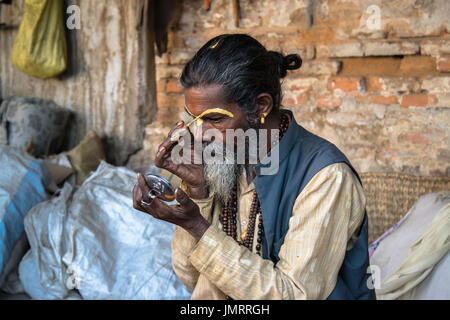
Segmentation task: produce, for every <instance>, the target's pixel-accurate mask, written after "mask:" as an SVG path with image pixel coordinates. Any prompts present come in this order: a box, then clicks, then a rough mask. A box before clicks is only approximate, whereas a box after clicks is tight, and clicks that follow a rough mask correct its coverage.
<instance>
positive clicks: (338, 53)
mask: <svg viewBox="0 0 450 320" xmlns="http://www.w3.org/2000/svg"><path fill="white" fill-rule="evenodd" d="M363 55H364V51H363V47H362V45H361V43H360V42H350V43H338V44H332V45H319V46H318V47H317V57H318V58H327V57H330V58H342V57H362V56H363Z"/></svg>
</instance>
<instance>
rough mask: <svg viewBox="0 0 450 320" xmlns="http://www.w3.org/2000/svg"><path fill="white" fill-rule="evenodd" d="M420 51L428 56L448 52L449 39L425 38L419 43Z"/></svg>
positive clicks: (449, 52) (449, 51) (449, 50)
mask: <svg viewBox="0 0 450 320" xmlns="http://www.w3.org/2000/svg"><path fill="white" fill-rule="evenodd" d="M420 53H421V54H423V55H430V56H438V55H440V54H450V39H441V40H426V41H424V42H423V43H422V44H421V45H420Z"/></svg>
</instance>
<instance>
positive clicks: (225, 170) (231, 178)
mask: <svg viewBox="0 0 450 320" xmlns="http://www.w3.org/2000/svg"><path fill="white" fill-rule="evenodd" d="M208 148H211V149H212V150H214V152H215V153H216V155H218V156H219V157H223V159H224V163H208V162H205V163H204V166H203V171H204V175H205V180H206V184H207V186H208V187H209V191H210V192H211V193H214V198H215V199H216V200H218V201H219V202H220V203H221V204H222V205H225V204H226V203H227V202H228V201H229V200H230V198H231V191H232V190H233V188H234V186H235V185H236V183H237V178H238V175H239V169H240V165H238V164H237V162H236V159H234V158H235V157H234V156H233V155H232V154H231V155H230V154H229V153H226V154H225V155H223V154H224V150H223V144H221V143H214V142H212V143H210V144H208Z"/></svg>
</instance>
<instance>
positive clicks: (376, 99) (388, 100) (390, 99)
mask: <svg viewBox="0 0 450 320" xmlns="http://www.w3.org/2000/svg"><path fill="white" fill-rule="evenodd" d="M355 99H356V100H357V101H359V102H364V103H375V104H382V105H393V104H398V97H397V96H396V95H386V96H384V95H355Z"/></svg>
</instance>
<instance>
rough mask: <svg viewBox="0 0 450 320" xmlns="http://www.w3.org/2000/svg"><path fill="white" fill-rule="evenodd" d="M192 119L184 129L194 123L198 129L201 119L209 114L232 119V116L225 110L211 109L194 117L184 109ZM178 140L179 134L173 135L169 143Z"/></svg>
mask: <svg viewBox="0 0 450 320" xmlns="http://www.w3.org/2000/svg"><path fill="white" fill-rule="evenodd" d="M184 109H185V110H186V111H187V112H188V113H189V114H190V115H191V116H192V117H194V119H192V120H191V121H190V122H189V123H188V124H187V125H186V127H189V126H190V125H191V124H193V123H194V122H197V127H200V126H201V125H202V123H203V119H202V117H204V116H205V115H207V114H209V113H220V114H223V115H226V116H228V117H230V118H234V115H233V114H232V113H231V112H230V111H227V110H224V109H221V108H213V109H208V110H205V111H203V112H202V113H200V114H199V115H198V116H194V115H193V114H192V113H191V112H190V111H189V109H188V108H187V107H185V108H184ZM179 138H180V135H179V134H174V135H173V136H172V137H171V138H170V141H177V140H178V139H179Z"/></svg>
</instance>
